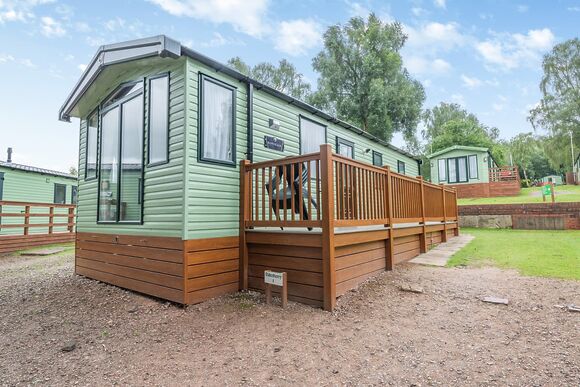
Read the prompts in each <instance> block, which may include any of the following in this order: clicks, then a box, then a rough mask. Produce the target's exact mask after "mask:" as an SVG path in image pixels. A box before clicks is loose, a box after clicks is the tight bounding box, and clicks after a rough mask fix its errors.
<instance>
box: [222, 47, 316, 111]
mask: <svg viewBox="0 0 580 387" xmlns="http://www.w3.org/2000/svg"><path fill="white" fill-rule="evenodd" d="M228 65H229V66H230V67H232V68H234V69H236V70H238V71H239V72H241V73H242V74H245V75H247V76H249V77H251V78H254V79H255V80H257V81H260V82H262V83H263V84H265V85H268V86H270V87H272V88H274V89H276V90H278V91H281V92H282V93H285V94H288V95H290V96H292V97H294V98H297V99H300V100H303V101H305V100H306V99H307V98H308V96H309V95H310V93H311V91H310V84H309V83H308V82H306V81H305V80H304V75H303V74H301V73H299V72H298V71H297V70H296V67H294V65H293V64H292V63H290V62H288V61H287V60H286V59H282V60H281V61H280V62H279V63H278V66H275V65H273V64H271V63H268V62H262V63H258V64H257V65H255V66H254V67H251V66H249V65H248V64H246V63H245V62H244V61H243V60H242V59H241V58H240V57H235V58H231V59H230V60H229V61H228Z"/></svg>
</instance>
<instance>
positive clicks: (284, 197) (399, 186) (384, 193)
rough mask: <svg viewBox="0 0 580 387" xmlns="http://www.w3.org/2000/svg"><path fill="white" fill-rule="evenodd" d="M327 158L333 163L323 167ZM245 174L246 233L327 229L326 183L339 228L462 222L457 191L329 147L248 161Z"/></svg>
mask: <svg viewBox="0 0 580 387" xmlns="http://www.w3.org/2000/svg"><path fill="white" fill-rule="evenodd" d="M327 153H329V155H328V156H329V158H330V161H331V162H329V163H322V162H321V160H323V159H324V157H326V155H327ZM323 165H326V168H327V169H328V170H326V171H323V170H322V169H321V168H323ZM240 173H241V176H240V200H241V202H240V210H241V211H242V218H241V225H240V226H241V229H244V228H253V227H322V225H323V220H324V219H323V213H324V211H323V206H325V205H326V204H327V203H325V201H324V200H323V198H324V197H325V196H324V192H323V191H322V187H323V186H325V184H324V183H327V185H328V187H330V188H329V189H330V190H332V191H333V192H332V193H331V194H332V197H333V200H332V207H333V208H332V209H331V210H330V211H329V212H328V213H329V216H331V217H332V224H333V225H334V226H335V227H346V226H364V225H391V224H400V223H415V222H418V223H423V224H424V223H425V222H426V221H437V222H445V221H456V220H457V193H456V191H455V189H453V188H450V187H446V186H443V185H435V184H431V183H428V182H425V181H423V179H422V178H421V177H410V176H406V175H402V174H399V173H395V172H392V171H391V170H390V169H389V167H383V168H380V167H376V166H372V165H369V164H366V163H363V162H360V161H357V160H353V159H350V158H347V157H344V156H340V155H337V154H332V153H331V149H330V146H328V145H322V146H321V149H320V152H319V153H312V154H308V155H303V156H294V157H287V158H284V159H278V160H270V161H264V162H259V163H253V164H252V163H249V162H248V161H247V160H244V161H242V163H241V170H240ZM322 176H328V179H329V181H328V182H322V181H321V178H322Z"/></svg>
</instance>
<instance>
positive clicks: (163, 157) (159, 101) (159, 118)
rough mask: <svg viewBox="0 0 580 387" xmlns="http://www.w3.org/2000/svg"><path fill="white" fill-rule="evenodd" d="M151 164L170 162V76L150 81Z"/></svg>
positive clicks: (157, 77)
mask: <svg viewBox="0 0 580 387" xmlns="http://www.w3.org/2000/svg"><path fill="white" fill-rule="evenodd" d="M148 140H149V142H148V144H149V155H148V157H149V164H150V165H152V164H162V163H165V162H167V161H168V154H167V153H168V151H169V145H168V142H169V75H162V76H156V77H154V78H150V79H149V139H148Z"/></svg>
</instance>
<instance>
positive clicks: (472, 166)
mask: <svg viewBox="0 0 580 387" xmlns="http://www.w3.org/2000/svg"><path fill="white" fill-rule="evenodd" d="M469 178H470V179H477V155H470V156H469Z"/></svg>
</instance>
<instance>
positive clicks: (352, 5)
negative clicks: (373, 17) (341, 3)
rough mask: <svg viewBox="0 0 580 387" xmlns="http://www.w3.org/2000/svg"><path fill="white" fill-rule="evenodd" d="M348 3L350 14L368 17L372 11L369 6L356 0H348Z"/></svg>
mask: <svg viewBox="0 0 580 387" xmlns="http://www.w3.org/2000/svg"><path fill="white" fill-rule="evenodd" d="M346 5H347V6H348V13H349V15H350V16H360V17H367V15H368V14H369V13H371V11H370V10H369V9H368V7H366V6H364V5H362V4H361V3H358V2H356V1H354V2H353V1H348V0H346Z"/></svg>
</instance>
